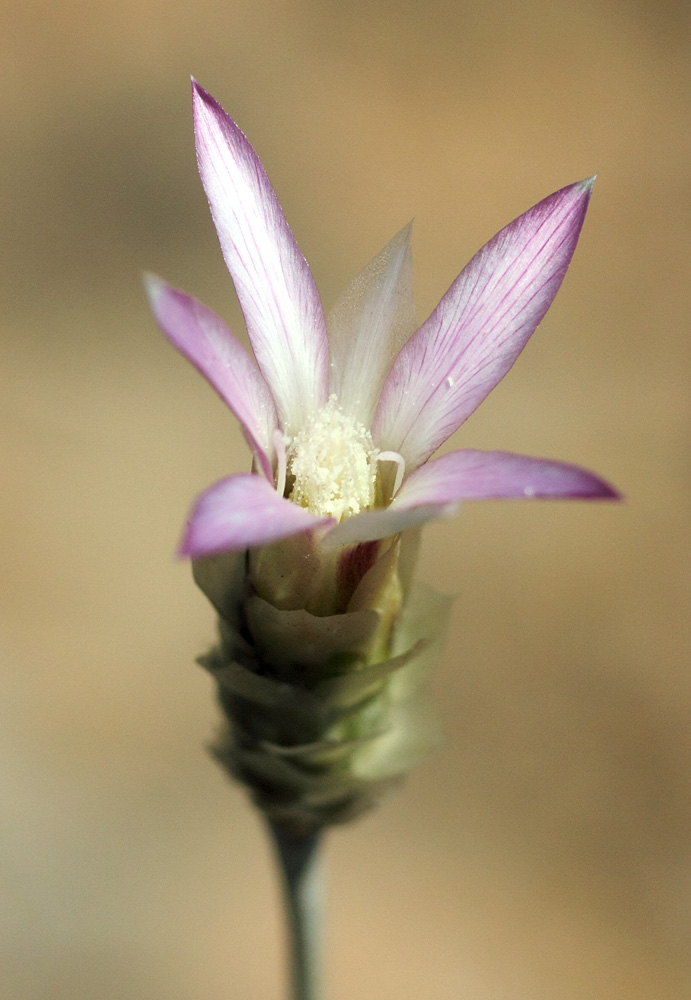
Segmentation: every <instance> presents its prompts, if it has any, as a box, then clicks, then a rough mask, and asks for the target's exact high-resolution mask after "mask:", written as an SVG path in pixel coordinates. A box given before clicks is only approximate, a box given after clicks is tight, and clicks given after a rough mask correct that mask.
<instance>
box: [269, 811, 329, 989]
mask: <svg viewBox="0 0 691 1000" xmlns="http://www.w3.org/2000/svg"><path fill="white" fill-rule="evenodd" d="M271 832H272V834H273V837H274V840H275V842H276V849H277V853H278V859H279V861H280V865H281V871H282V873H283V887H284V892H285V902H286V915H287V917H288V929H289V946H290V962H291V980H292V993H291V1000H322V962H321V958H322V955H321V938H322V913H323V900H322V895H323V894H322V880H321V866H320V864H319V843H320V833H319V832H316V833H312V834H309V835H308V836H306V837H295V836H290V835H289V834H287V833H285V831H283V830H280V829H278V828H277V827H272V828H271Z"/></svg>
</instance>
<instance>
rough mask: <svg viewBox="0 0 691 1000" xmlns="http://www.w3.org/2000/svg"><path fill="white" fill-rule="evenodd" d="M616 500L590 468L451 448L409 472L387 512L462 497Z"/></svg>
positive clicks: (612, 490) (444, 502) (454, 501)
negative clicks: (452, 449)
mask: <svg viewBox="0 0 691 1000" xmlns="http://www.w3.org/2000/svg"><path fill="white" fill-rule="evenodd" d="M532 498H536V499H540V498H550V499H560V498H561V499H566V498H569V499H574V500H618V499H620V497H619V494H618V493H617V492H616V490H614V489H613V488H612V487H611V486H610V485H609V484H608V483H606V482H605V481H604V480H602V479H600V478H598V476H594V475H593V474H592V472H587V471H586V470H585V469H579V468H578V467H577V466H575V465H567V464H566V463H565V462H552V461H549V460H548V459H546V458H529V457H527V456H526V455H513V454H510V453H509V452H506V451H472V450H468V451H452V452H449V453H448V454H447V455H442V456H441V457H440V458H435V459H434V460H433V461H431V462H427V463H426V464H425V465H423V466H421V467H420V468H419V469H416V470H415V472H413V473H412V475H410V476H408V478H407V479H406V481H405V482H404V483H403V485H402V486H401V488H400V490H399V491H398V494H397V495H396V497H395V499H394V501H393V503H392V504H391V507H390V508H389V509H390V510H406V511H410V510H413V509H415V508H418V507H423V508H427V507H429V505H430V504H436V505H439V506H440V507H447V506H448V505H449V504H454V503H458V502H459V501H460V500H509V499H517V500H526V499H532Z"/></svg>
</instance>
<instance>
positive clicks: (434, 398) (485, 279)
mask: <svg viewBox="0 0 691 1000" xmlns="http://www.w3.org/2000/svg"><path fill="white" fill-rule="evenodd" d="M593 180H594V179H590V180H587V181H582V182H580V183H578V184H573V185H571V186H570V187H566V188H563V189H562V190H561V191H557V192H556V193H555V194H553V195H550V197H549V198H546V199H545V200H544V201H541V202H540V203H539V204H538V205H535V207H534V208H531V209H530V210H529V211H528V212H526V213H525V215H522V216H520V217H519V218H518V219H516V220H515V221H514V222H512V223H511V224H510V225H508V226H507V227H506V228H505V229H503V230H502V231H501V232H500V233H498V234H497V235H496V236H495V237H494V238H493V239H491V240H490V242H489V243H488V244H487V245H486V246H485V247H483V249H482V250H480V251H479V253H477V254H476V255H475V257H473V259H472V260H471V262H470V263H469V264H468V266H467V267H466V268H464V270H463V271H462V272H461V273H460V275H459V276H458V278H457V279H456V280H455V281H454V283H453V284H452V285H451V287H450V288H449V290H448V292H447V293H446V295H444V297H443V298H442V300H441V302H440V303H439V305H438V306H437V308H436V309H435V310H434V312H433V313H432V315H431V316H430V317H429V319H428V320H427V321H426V322H425V323H424V324H423V325H422V326H421V327H420V329H419V330H418V331H417V333H415V334H414V335H413V336H412V337H411V338H410V340H409V341H408V343H407V344H406V345H405V346H404V347H403V349H402V350H401V352H400V354H399V355H398V357H397V358H396V361H395V362H394V364H393V367H392V369H391V372H390V373H389V375H388V377H387V379H386V381H385V383H384V386H383V388H382V394H381V398H380V401H379V406H378V408H377V413H376V416H375V420H374V425H373V428H372V435H373V437H374V440H375V443H376V444H377V446H378V447H379V448H382V449H385V450H393V451H398V452H400V453H401V454H402V455H403V457H404V458H405V461H406V464H407V467H408V468H409V469H411V468H416V467H417V466H418V465H421V464H422V462H424V461H425V460H426V459H427V458H429V456H430V455H431V454H433V452H435V451H436V449H437V448H438V447H439V445H440V444H442V442H443V441H445V440H446V438H447V437H449V435H450V434H452V433H453V432H454V431H455V430H456V429H457V428H458V427H459V426H460V425H461V424H462V423H463V421H464V420H465V419H466V418H467V417H468V416H469V415H470V414H471V413H472V412H473V410H474V409H475V408H476V407H477V406H478V405H479V404H480V403H481V402H482V400H483V399H484V398H485V397H486V396H487V394H488V393H489V392H490V391H491V390H492V389H493V388H494V386H495V385H496V384H497V383H498V382H499V381H500V379H502V378H503V376H504V375H505V374H506V372H507V371H508V370H509V368H510V367H511V366H512V365H513V363H514V361H515V360H516V358H517V357H518V355H519V354H520V352H521V351H522V349H523V347H524V346H525V344H526V342H527V340H528V338H529V337H530V335H531V334H532V333H533V331H534V330H535V328H536V326H537V325H538V323H539V322H540V320H541V319H542V317H543V316H544V315H545V313H546V312H547V309H548V308H549V306H550V304H551V302H552V299H553V298H554V296H555V295H556V293H557V290H558V288H559V285H560V284H561V282H562V279H563V277H564V275H565V273H566V269H567V267H568V265H569V262H570V260H571V257H572V255H573V252H574V250H575V248H576V243H577V241H578V236H579V233H580V231H581V226H582V224H583V219H584V216H585V212H586V208H587V206H588V201H589V199H590V193H591V190H592V185H593Z"/></svg>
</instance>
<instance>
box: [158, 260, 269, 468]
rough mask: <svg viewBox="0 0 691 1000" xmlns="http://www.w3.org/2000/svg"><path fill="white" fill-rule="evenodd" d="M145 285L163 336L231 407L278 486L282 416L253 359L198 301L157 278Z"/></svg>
mask: <svg viewBox="0 0 691 1000" xmlns="http://www.w3.org/2000/svg"><path fill="white" fill-rule="evenodd" d="M145 285H146V290H147V293H148V296H149V301H150V303H151V308H152V310H153V313H154V316H155V317H156V322H157V323H158V325H159V326H160V328H161V330H163V332H164V333H165V335H166V337H167V338H168V339H169V340H170V341H171V343H172V344H173V345H174V346H175V347H177V349H178V350H179V351H180V353H181V354H183V355H184V356H185V357H186V358H187V359H188V360H189V361H191V362H192V364H193V365H194V366H195V368H196V369H197V370H198V371H200V372H201V374H202V375H203V376H204V378H205V379H206V380H207V381H208V382H209V383H210V384H211V385H212V386H213V388H214V389H215V390H216V392H217V393H218V394H219V396H220V397H221V399H222V400H223V401H224V403H226V405H227V406H228V407H230V409H231V410H232V412H233V413H234V414H235V416H236V417H237V419H238V420H239V421H240V424H241V426H242V430H243V433H244V435H245V437H246V439H247V443H248V444H249V446H250V448H251V449H252V451H253V453H254V455H255V456H256V458H257V461H258V462H259V464H260V466H261V468H262V471H263V473H264V475H265V476H266V478H267V479H269V480H271V481H273V473H272V470H271V454H272V451H273V447H272V444H271V435H272V433H273V431H274V429H275V427H276V410H275V407H274V403H273V399H272V398H271V393H270V392H269V389H268V387H267V385H266V382H265V381H264V379H263V378H262V375H261V372H260V371H259V369H258V368H257V366H256V364H255V363H254V361H253V359H252V358H251V357H250V355H249V354H248V352H247V351H246V350H245V348H244V347H243V346H242V344H241V343H240V342H239V341H238V340H236V339H235V337H234V336H233V334H232V333H231V332H230V330H229V329H228V327H227V326H226V324H225V323H224V322H223V320H222V319H220V318H219V317H218V316H217V315H216V314H215V313H213V312H212V311H211V310H210V309H207V307H206V306H204V305H202V303H201V302H199V301H198V300H197V299H194V298H192V296H191V295H186V294H185V293H184V292H180V291H178V289H176V288H172V287H171V286H170V285H167V284H166V283H165V281H162V280H161V279H160V278H157V277H155V276H154V275H147V276H146V277H145Z"/></svg>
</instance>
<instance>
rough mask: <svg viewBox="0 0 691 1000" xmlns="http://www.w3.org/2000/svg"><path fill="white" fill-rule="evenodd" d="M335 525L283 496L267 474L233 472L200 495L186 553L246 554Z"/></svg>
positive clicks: (182, 547) (184, 546) (189, 524)
mask: <svg viewBox="0 0 691 1000" xmlns="http://www.w3.org/2000/svg"><path fill="white" fill-rule="evenodd" d="M331 523H333V522H332V521H331V519H330V518H319V517H315V516H314V514H310V512H309V511H307V510H305V508H304V507H298V506H297V504H294V503H291V502H290V500H285V499H284V498H283V497H281V496H279V495H278V493H276V491H275V490H274V489H273V487H272V486H271V485H270V484H269V483H268V482H267V481H266V479H264V478H263V477H262V476H253V475H240V476H230V478H228V479H222V480H221V481H220V482H219V483H216V484H215V485H214V486H211V487H210V488H209V489H208V490H206V491H205V492H204V493H202V494H201V496H199V497H197V500H196V501H195V504H194V507H193V508H192V511H191V513H190V516H189V519H188V522H187V528H186V531H185V534H184V536H183V539H182V542H181V543H180V554H181V555H183V556H190V557H191V558H192V559H201V558H202V557H203V556H210V555H215V554H216V553H219V552H242V551H244V550H245V549H253V548H257V547H259V546H261V545H271V544H272V542H278V541H281V539H283V538H289V537H290V536H291V535H299V534H301V533H302V532H303V531H310V530H312V529H315V528H321V527H328V525H329V524H331Z"/></svg>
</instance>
